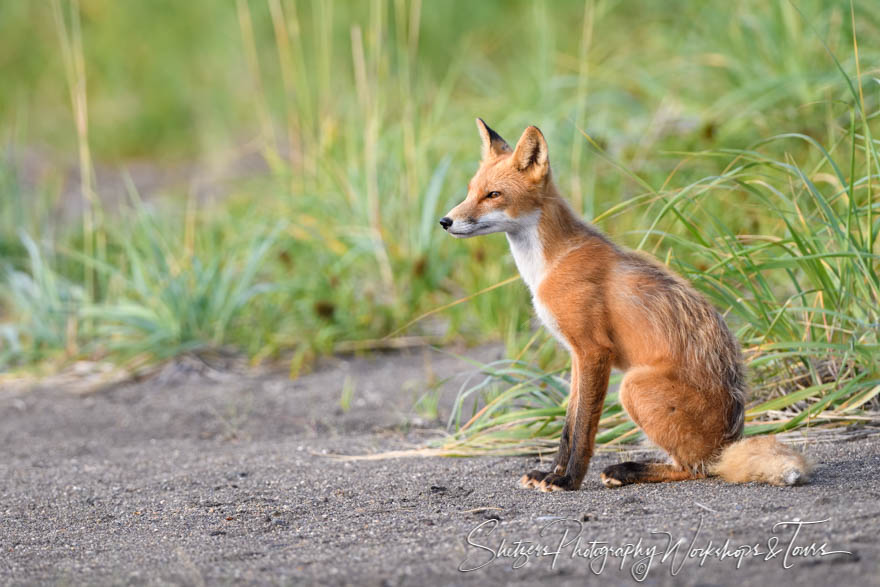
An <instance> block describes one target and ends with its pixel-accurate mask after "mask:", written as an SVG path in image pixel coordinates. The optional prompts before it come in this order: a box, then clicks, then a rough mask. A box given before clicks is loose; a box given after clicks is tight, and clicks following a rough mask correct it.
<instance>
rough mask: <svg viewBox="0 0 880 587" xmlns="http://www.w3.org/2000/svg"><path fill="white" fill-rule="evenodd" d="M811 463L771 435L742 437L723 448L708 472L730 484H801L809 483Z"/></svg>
mask: <svg viewBox="0 0 880 587" xmlns="http://www.w3.org/2000/svg"><path fill="white" fill-rule="evenodd" d="M812 469H813V467H812V465H811V464H810V462H809V461H808V460H807V459H806V458H805V457H804V455H802V454H801V453H799V452H798V451H796V450H794V449H793V448H791V447H788V446H786V445H784V444H782V443H781V442H779V441H778V440H776V439H775V438H774V437H772V436H762V437H755V438H743V439H742V440H738V441H736V442H734V443H733V444H730V445H728V446H726V447H725V448H724V450H723V451H722V452H721V455H720V456H719V457H718V460H717V461H715V463H713V464H712V466H711V467H710V469H709V474H710V475H717V476H719V477H721V478H722V479H724V480H725V481H727V482H729V483H748V482H749V481H758V482H760V483H769V484H771V485H801V484H803V483H806V482H808V481H809V480H810V473H811V472H812Z"/></svg>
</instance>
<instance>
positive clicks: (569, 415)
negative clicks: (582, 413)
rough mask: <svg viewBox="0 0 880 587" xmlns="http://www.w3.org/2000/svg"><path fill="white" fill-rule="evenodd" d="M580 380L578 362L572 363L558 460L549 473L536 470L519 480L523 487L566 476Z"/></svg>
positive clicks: (555, 460)
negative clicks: (550, 477)
mask: <svg viewBox="0 0 880 587" xmlns="http://www.w3.org/2000/svg"><path fill="white" fill-rule="evenodd" d="M578 379H579V375H578V370H577V362H575V361H572V364H571V391H570V394H569V401H568V408H567V409H566V410H565V423H564V424H563V425H562V434H561V435H560V438H559V450H557V451H556V458H555V459H554V460H553V466H552V468H551V469H550V470H549V471H541V470H539V469H534V470H532V471H529V472H528V473H526V474H525V475H523V476H522V478H521V479H520V480H519V483H520V485H522V486H523V487H529V488H531V487H538V486H539V485H540V484H541V482H542V481H543V480H544V479H545V478H546V477H547V476H549V475H560V476H561V475H565V471H566V469H567V468H568V461H569V459H570V458H571V432H572V430H573V429H574V428H573V426H572V422H573V420H574V410H573V409H572V405H573V404H574V403H575V402H574V401H572V400H573V398H574V397H575V395H576V394H577V390H576V387H577V381H578Z"/></svg>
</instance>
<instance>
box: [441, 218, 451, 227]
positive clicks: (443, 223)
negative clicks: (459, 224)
mask: <svg viewBox="0 0 880 587" xmlns="http://www.w3.org/2000/svg"><path fill="white" fill-rule="evenodd" d="M440 226H442V227H443V230H449V227H450V226H452V218H450V217H449V216H444V217H443V218H441V219H440Z"/></svg>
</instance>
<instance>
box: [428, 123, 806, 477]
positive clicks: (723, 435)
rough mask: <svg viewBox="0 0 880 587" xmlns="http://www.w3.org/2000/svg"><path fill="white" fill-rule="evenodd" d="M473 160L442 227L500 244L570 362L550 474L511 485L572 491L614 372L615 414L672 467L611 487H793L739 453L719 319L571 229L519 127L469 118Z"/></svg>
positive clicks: (631, 255) (700, 302) (540, 153)
mask: <svg viewBox="0 0 880 587" xmlns="http://www.w3.org/2000/svg"><path fill="white" fill-rule="evenodd" d="M477 127H478V129H479V131H480V136H481V138H482V143H483V147H482V161H481V164H480V168H479V169H478V170H477V173H476V174H475V175H474V177H473V178H472V179H471V181H470V183H469V184H468V194H467V198H466V199H465V200H464V201H463V202H462V203H461V204H459V205H458V206H456V207H455V208H453V209H452V210H451V211H450V212H449V213H448V214H447V215H446V216H445V217H444V218H443V219H441V220H440V224H441V225H442V226H443V228H444V229H445V230H446V231H448V232H449V234H451V235H453V236H456V237H459V238H465V237H472V236H477V235H482V234H490V233H494V232H504V233H506V235H507V240H508V241H509V244H510V249H511V252H512V253H513V258H514V260H515V261H516V266H517V268H518V269H519V272H520V274H521V276H522V278H523V280H524V281H525V282H526V284H527V285H528V287H529V290H530V291H531V294H532V302H533V304H534V307H535V311H536V313H537V315H538V317H539V318H540V319H541V321H542V322H543V323H544V325H545V326H546V327H547V328H548V330H549V331H550V332H552V333H553V335H554V336H555V337H556V338H557V339H558V340H559V341H560V342H561V343H562V344H563V345H565V346H566V347H567V348H568V350H569V351H570V352H571V363H572V376H571V395H570V398H569V402H568V410H567V413H566V417H565V422H564V425H563V428H562V438H561V440H560V444H559V450H558V452H557V455H556V460H555V463H554V465H553V468H552V470H551V471H548V472H544V471H531V472H529V473H526V474H525V475H523V477H522V479H521V484H522V485H523V486H525V487H537V488H539V489H541V490H542V491H557V490H574V489H578V488H579V487H580V485H581V482H582V481H583V478H584V475H585V474H586V472H587V468H588V466H589V462H590V458H591V457H592V454H593V449H594V444H595V438H596V430H597V427H598V423H599V416H600V414H601V412H602V404H603V401H604V399H605V393H606V391H607V388H608V378H609V375H610V373H611V369H612V367H617V368H619V369H621V370H623V371H625V375H624V378H623V381H622V382H621V385H620V401H621V403H622V404H623V407H624V408H625V409H626V411H627V413H628V414H629V416H630V417H631V418H632V420H633V421H634V422H635V423H636V424H637V425H638V426H639V427H640V428H641V429H642V430H643V431H644V433H645V434H646V435H647V437H648V438H649V439H650V440H651V441H652V442H654V443H655V444H656V445H657V446H659V447H660V448H662V449H663V450H665V451H666V452H667V453H668V454H669V456H670V457H671V461H672V462H671V463H669V464H661V463H634V462H626V463H620V464H617V465H613V466H611V467H608V468H606V469H605V470H604V471H603V472H602V474H601V479H602V481H603V483H604V484H605V485H606V486H608V487H615V486H619V485H623V484H627V483H639V482H642V483H644V482H659V481H678V480H684V479H695V478H700V477H705V476H707V475H719V476H721V477H722V478H723V479H725V480H727V481H730V482H735V483H736V482H746V481H762V482H766V483H772V484H775V485H794V484H797V483H803V482H805V481H806V480H807V479H808V475H809V473H810V466H809V464H808V462H807V461H806V459H805V458H804V457H803V456H802V455H801V454H800V453H798V452H796V451H794V450H792V449H791V448H789V447H787V446H785V445H783V444H781V443H779V442H778V441H776V440H775V439H773V438H752V439H745V440H739V439H740V437H741V436H742V432H743V420H744V411H745V408H744V398H745V392H746V379H745V374H744V369H743V365H742V360H741V356H740V349H739V344H738V343H737V341H736V339H735V338H734V336H733V335H732V334H731V332H730V330H729V329H728V328H727V325H726V324H725V322H724V319H723V318H722V317H721V316H720V315H719V314H718V312H717V311H716V310H715V309H714V308H713V307H712V306H711V305H710V304H709V303H708V302H707V301H706V300H705V299H704V298H703V297H702V296H701V295H700V294H699V293H697V291H696V290H695V289H694V288H693V287H691V285H690V284H689V283H688V282H686V281H685V280H684V279H682V278H681V277H679V276H678V275H676V274H674V273H673V272H672V271H671V270H670V269H668V268H667V267H665V266H663V265H661V264H660V263H658V262H657V261H655V260H654V259H652V258H650V257H648V256H646V255H643V254H641V253H637V252H634V251H630V250H627V249H624V248H623V247H620V246H617V245H615V244H614V243H612V242H611V241H610V240H609V239H608V238H607V237H605V235H603V234H602V233H601V232H599V231H598V230H597V229H596V228H595V227H593V226H591V225H589V224H587V223H585V222H583V221H581V220H580V219H579V218H578V217H577V215H576V214H575V213H574V212H573V211H572V209H571V208H570V207H569V206H568V204H567V203H566V201H565V200H564V199H562V197H560V195H559V192H558V191H557V189H556V186H555V185H554V183H553V178H552V174H551V171H550V161H549V158H548V152H547V143H546V142H545V140H544V136H543V135H542V134H541V131H540V130H538V128H536V127H534V126H530V127H528V128H527V129H526V130H525V132H524V133H523V134H522V137H521V138H520V139H519V141H518V142H517V144H516V146H515V147H514V148H512V149H511V148H510V146H509V145H508V144H507V143H506V142H505V141H504V139H502V138H501V137H500V136H499V135H498V134H497V133H496V132H495V131H493V130H492V129H491V128H489V127H488V126H487V125H486V123H485V122H483V121H482V120H480V119H477Z"/></svg>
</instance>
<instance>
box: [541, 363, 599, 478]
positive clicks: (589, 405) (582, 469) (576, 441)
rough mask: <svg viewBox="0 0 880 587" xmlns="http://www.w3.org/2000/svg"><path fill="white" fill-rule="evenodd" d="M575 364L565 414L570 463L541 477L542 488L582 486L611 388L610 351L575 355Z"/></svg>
mask: <svg viewBox="0 0 880 587" xmlns="http://www.w3.org/2000/svg"><path fill="white" fill-rule="evenodd" d="M573 364H574V366H575V367H574V368H573V371H572V372H573V373H574V374H576V375H577V378H576V379H575V378H574V377H573V378H572V394H571V398H570V399H569V401H568V411H567V416H566V422H567V423H568V422H570V423H571V430H570V434H569V436H570V441H569V443H568V444H569V446H568V452H569V457H568V463H567V465H566V466H565V468H564V470H562V469H561V468H560V467H559V466H557V468H556V470H554V472H553V473H550V474H548V475H546V476H545V477H544V478H543V479H542V480H541V482H540V484H539V485H538V489H540V490H541V491H547V492H550V491H564V490H568V491H574V490H575V489H578V488H580V486H581V483H582V482H583V480H584V476H585V475H586V474H587V468H588V467H589V465H590V459H591V458H592V456H593V449H594V447H595V443H596V432H597V431H598V428H599V418H600V417H601V415H602V406H603V404H604V402H605V393H606V392H607V391H608V378H609V377H610V375H611V361H610V359H609V357H608V355H607V353H601V352H598V353H589V354H586V353H584V354H577V355H574V356H573ZM568 414H570V415H571V417H569V416H568ZM561 448H562V445H560V449H561ZM560 471H561V472H560Z"/></svg>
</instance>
